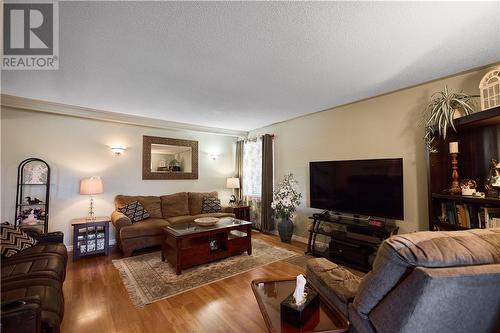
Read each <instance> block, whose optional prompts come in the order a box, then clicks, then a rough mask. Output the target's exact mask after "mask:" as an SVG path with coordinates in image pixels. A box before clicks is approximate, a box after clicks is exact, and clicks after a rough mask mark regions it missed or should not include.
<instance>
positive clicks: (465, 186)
mask: <svg viewBox="0 0 500 333" xmlns="http://www.w3.org/2000/svg"><path fill="white" fill-rule="evenodd" d="M460 188H461V189H462V195H468V196H470V195H474V193H476V188H477V184H476V182H475V181H474V180H472V179H464V180H462V181H461V182H460Z"/></svg>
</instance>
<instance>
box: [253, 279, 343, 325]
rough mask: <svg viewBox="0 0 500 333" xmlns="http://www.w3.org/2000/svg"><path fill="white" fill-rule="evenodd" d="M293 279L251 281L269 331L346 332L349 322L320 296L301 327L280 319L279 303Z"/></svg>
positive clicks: (291, 288) (292, 285) (286, 295)
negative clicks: (307, 319) (316, 306)
mask: <svg viewBox="0 0 500 333" xmlns="http://www.w3.org/2000/svg"><path fill="white" fill-rule="evenodd" d="M295 281H296V280H295V279H290V278H287V279H281V280H277V279H258V280H253V281H252V290H253V292H254V294H255V298H256V299H257V303H258V304H259V308H260V312H261V313H262V316H263V317H264V321H265V322H266V326H267V329H268V331H269V332H271V333H281V332H283V333H284V332H286V333H295V332H297V333H298V332H301V333H305V332H335V333H339V332H347V329H348V327H349V322H348V321H347V318H346V317H345V316H344V315H343V314H342V313H341V312H340V311H338V310H337V309H334V308H330V307H328V306H327V304H326V302H324V301H323V299H321V298H320V305H319V308H318V310H317V311H316V313H315V314H314V315H312V316H311V318H310V319H309V321H308V322H307V323H305V324H304V325H303V326H302V328H298V327H294V326H292V325H290V324H288V323H286V322H283V321H281V317H280V303H281V302H282V301H283V300H284V299H285V298H286V297H288V295H290V294H291V293H293V291H294V289H295Z"/></svg>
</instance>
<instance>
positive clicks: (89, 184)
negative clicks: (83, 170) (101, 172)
mask: <svg viewBox="0 0 500 333" xmlns="http://www.w3.org/2000/svg"><path fill="white" fill-rule="evenodd" d="M99 193H102V179H101V177H90V178H85V179H82V180H81V181H80V194H89V195H93V194H99Z"/></svg>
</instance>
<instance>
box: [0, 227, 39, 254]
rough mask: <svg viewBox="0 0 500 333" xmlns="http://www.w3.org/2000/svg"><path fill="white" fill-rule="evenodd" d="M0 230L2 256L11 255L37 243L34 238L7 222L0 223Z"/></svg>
mask: <svg viewBox="0 0 500 333" xmlns="http://www.w3.org/2000/svg"><path fill="white" fill-rule="evenodd" d="M0 230H1V232H0V234H1V238H0V252H1V254H2V257H4V258H8V257H12V256H13V255H15V254H17V253H19V252H21V251H22V250H25V249H29V248H30V247H32V246H33V245H36V244H37V243H38V241H37V240H36V239H34V238H32V237H30V236H28V235H27V234H26V233H25V232H24V231H22V230H21V229H19V228H18V227H15V226H13V225H10V224H8V223H2V224H1V225H0Z"/></svg>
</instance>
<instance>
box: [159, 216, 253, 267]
mask: <svg viewBox="0 0 500 333" xmlns="http://www.w3.org/2000/svg"><path fill="white" fill-rule="evenodd" d="M163 236H164V237H163V241H162V251H161V260H162V261H165V259H167V260H168V262H169V263H170V264H171V265H172V266H173V267H175V272H176V274H177V275H179V274H181V272H182V269H184V268H189V267H192V266H196V265H200V264H204V263H207V262H211V261H215V260H219V259H223V258H227V257H229V256H233V255H237V254H241V253H243V252H245V251H246V252H247V253H248V254H249V255H251V254H252V222H248V221H243V220H239V219H235V218H232V217H225V218H221V219H220V220H219V221H218V222H217V223H216V224H215V225H214V226H210V227H201V226H198V225H197V224H195V223H194V222H190V223H182V224H174V225H170V226H167V227H165V228H163Z"/></svg>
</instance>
